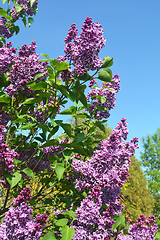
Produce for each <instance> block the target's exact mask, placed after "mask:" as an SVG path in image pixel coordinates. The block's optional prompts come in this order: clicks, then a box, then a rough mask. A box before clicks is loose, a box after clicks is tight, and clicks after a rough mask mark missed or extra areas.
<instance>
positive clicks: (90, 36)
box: [0, 0, 158, 240]
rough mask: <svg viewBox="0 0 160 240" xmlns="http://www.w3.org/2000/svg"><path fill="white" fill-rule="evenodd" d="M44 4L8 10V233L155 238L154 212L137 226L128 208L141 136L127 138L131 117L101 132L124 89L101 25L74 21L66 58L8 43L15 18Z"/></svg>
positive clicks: (4, 89) (3, 165)
mask: <svg viewBox="0 0 160 240" xmlns="http://www.w3.org/2000/svg"><path fill="white" fill-rule="evenodd" d="M37 4H38V0H35V1H31V0H25V1H22V0H17V1H14V5H13V7H12V8H11V9H10V8H8V10H7V11H5V10H4V12H3V15H5V16H6V17H1V18H0V26H1V30H0V36H1V39H0V83H1V85H0V104H1V106H0V183H1V184H2V186H3V194H4V196H3V197H2V201H1V208H0V217H1V222H0V240H12V239H14V240H18V239H20V240H25V239H26V240H40V239H42V240H43V239H63V240H64V239H65V240H71V239H73V240H83V239H84V240H111V239H112V240H113V239H119V240H122V239H124V240H131V239H133V240H138V239H142V240H143V239H147V240H154V239H155V232H157V231H158V228H157V225H156V224H155V218H154V216H150V217H149V220H147V219H146V218H145V216H144V215H141V216H140V217H139V218H138V219H137V222H136V223H135V224H132V225H130V226H129V223H128V222H127V219H125V218H124V217H123V216H122V215H121V212H122V209H123V202H122V199H123V196H122V195H121V188H122V187H123V185H124V184H125V183H126V182H127V179H128V178H129V173H128V170H129V166H130V164H131V160H130V158H131V157H132V156H133V155H134V154H135V150H136V148H138V144H137V143H138V139H137V138H134V139H133V140H131V141H130V142H126V140H127V135H128V129H127V122H126V119H125V118H122V119H121V121H120V122H119V123H118V124H117V127H116V128H115V129H114V130H113V131H112V133H111V135H110V136H109V137H108V139H107V140H102V138H101V136H98V135H97V131H96V129H97V127H98V128H99V129H100V130H102V131H103V132H104V133H105V125H104V124H103V123H104V122H105V121H106V119H107V118H108V117H109V116H110V113H109V111H110V110H111V109H113V108H114V107H115V101H116V93H118V91H119V90H120V79H119V75H118V74H115V75H113V77H112V72H111V70H110V67H111V66H112V64H113V59H111V58H110V57H105V58H104V60H103V61H102V60H101V59H100V58H99V53H100V50H101V49H102V48H103V47H104V46H105V38H104V37H103V29H102V26H101V24H99V23H98V22H93V20H92V18H90V17H87V18H86V19H85V21H84V23H83V25H82V29H81V32H80V34H79V35H78V29H77V27H76V24H72V25H71V28H70V29H69V31H68V35H67V37H66V38H65V47H64V56H59V57H58V58H57V59H54V60H52V59H49V56H48V55H45V54H43V56H44V57H45V58H46V59H43V60H40V58H39V55H38V54H37V53H36V42H35V41H32V43H31V44H29V45H26V44H24V45H23V46H22V47H20V48H18V49H16V48H14V47H12V43H11V42H8V43H5V38H9V37H11V36H12V35H13V33H14V32H15V31H16V32H18V28H17V27H16V26H15V25H14V23H15V22H16V20H18V19H22V21H23V22H24V24H25V25H26V20H27V17H28V16H30V17H29V18H28V21H29V24H30V23H31V22H32V21H33V19H32V18H31V16H33V14H35V12H36V9H37ZM3 43H4V44H3ZM66 61H67V62H68V63H67V62H66ZM88 71H89V73H88ZM100 81H102V84H101V87H99V82H100ZM86 87H90V88H91V89H90V90H89V92H88V95H87V97H86V95H85V89H86ZM68 101H69V103H70V102H72V103H73V106H70V107H69V109H66V104H67V103H68ZM63 115H70V116H72V118H73V119H75V123H73V124H70V123H68V122H65V118H63ZM81 119H83V120H82V121H81ZM79 122H80V123H79ZM59 129H60V130H62V129H63V134H62V136H60V137H58V136H57V134H58V130H59ZM35 185H36V187H35ZM29 186H30V187H29ZM31 187H32V188H33V192H32V196H31V189H30V188H31ZM37 211H38V212H37ZM37 213H38V214H37ZM117 219H118V220H117ZM120 219H121V221H122V222H121V224H120V223H119V222H118V221H120Z"/></svg>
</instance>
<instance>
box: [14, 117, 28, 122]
mask: <svg viewBox="0 0 160 240" xmlns="http://www.w3.org/2000/svg"><path fill="white" fill-rule="evenodd" d="M26 121H27V119H26V117H22V116H20V117H18V118H16V119H15V120H14V121H12V122H13V123H25V122H26Z"/></svg>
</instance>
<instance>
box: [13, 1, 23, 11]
mask: <svg viewBox="0 0 160 240" xmlns="http://www.w3.org/2000/svg"><path fill="white" fill-rule="evenodd" d="M14 6H15V9H16V12H17V13H19V12H20V11H21V10H22V9H23V8H22V7H21V6H20V5H19V4H18V3H15V4H14Z"/></svg>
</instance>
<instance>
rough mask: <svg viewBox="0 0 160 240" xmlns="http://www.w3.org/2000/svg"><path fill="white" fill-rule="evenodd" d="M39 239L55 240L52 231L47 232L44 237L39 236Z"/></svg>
mask: <svg viewBox="0 0 160 240" xmlns="http://www.w3.org/2000/svg"><path fill="white" fill-rule="evenodd" d="M40 240H56V238H55V235H54V233H53V232H48V233H47V234H46V235H45V236H44V237H41V238H40Z"/></svg>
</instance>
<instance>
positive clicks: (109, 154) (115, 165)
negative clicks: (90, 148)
mask: <svg viewBox="0 0 160 240" xmlns="http://www.w3.org/2000/svg"><path fill="white" fill-rule="evenodd" d="M127 134H128V130H127V123H126V119H124V118H123V119H122V120H121V122H119V123H118V124H117V127H116V128H115V129H114V130H113V132H112V134H111V135H110V137H109V138H108V140H103V141H101V142H100V143H99V144H98V148H99V149H98V150H95V152H94V154H93V156H92V157H91V159H87V161H86V162H84V161H82V160H74V161H73V164H72V167H73V171H74V173H75V175H76V182H75V188H76V189H78V190H80V191H84V190H85V189H92V190H91V191H90V192H89V193H88V197H87V198H85V199H84V200H82V202H81V205H80V207H79V208H78V209H77V211H76V214H77V217H76V221H75V222H74V223H73V227H74V228H75V230H76V233H75V236H74V238H73V239H74V240H78V239H79V240H81V239H86V240H89V239H105V237H106V238H107V237H109V236H110V235H112V233H111V227H112V224H113V222H114V221H113V220H112V219H111V216H112V215H115V214H120V213H121V209H122V206H121V204H120V198H119V194H120V192H121V187H122V186H123V184H124V183H125V182H126V180H127V178H128V177H129V174H128V170H129V166H130V163H131V160H130V158H131V156H133V155H134V153H135V150H136V148H137V147H138V145H137V141H138V139H137V138H134V139H133V140H132V141H131V142H130V143H129V142H127V143H125V142H124V140H126V139H127ZM102 205H105V206H106V209H103V206H102ZM106 230H107V231H106ZM82 235H83V237H82ZM101 235H102V236H103V237H102V236H101ZM96 236H97V238H96ZM98 236H101V237H99V238H98Z"/></svg>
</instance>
